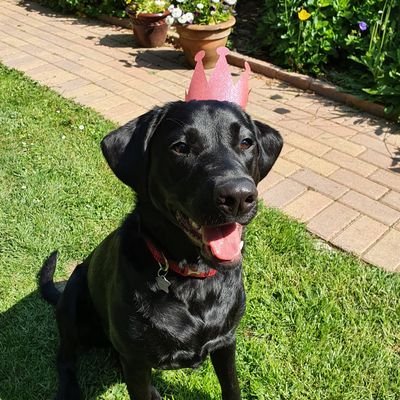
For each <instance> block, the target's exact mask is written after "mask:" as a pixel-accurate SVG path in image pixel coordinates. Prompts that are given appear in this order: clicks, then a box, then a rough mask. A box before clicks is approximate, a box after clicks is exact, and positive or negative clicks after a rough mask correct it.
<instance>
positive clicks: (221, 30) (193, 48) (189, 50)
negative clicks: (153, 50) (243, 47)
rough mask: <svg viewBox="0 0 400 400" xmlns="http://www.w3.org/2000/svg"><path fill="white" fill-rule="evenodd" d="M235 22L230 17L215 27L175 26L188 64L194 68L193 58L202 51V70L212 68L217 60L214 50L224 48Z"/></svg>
mask: <svg viewBox="0 0 400 400" xmlns="http://www.w3.org/2000/svg"><path fill="white" fill-rule="evenodd" d="M235 22H236V20H235V18H234V17H231V18H230V19H229V20H228V21H225V22H221V23H219V24H215V25H196V24H192V25H177V26H176V30H177V32H178V34H179V42H180V44H181V46H182V49H183V52H184V53H185V57H186V59H187V61H188V62H189V64H190V65H191V66H192V67H194V66H195V61H194V56H195V55H196V54H197V53H198V52H199V51H200V50H204V51H205V53H206V54H205V57H204V59H203V65H204V68H206V69H209V68H213V67H214V66H215V64H216V62H217V60H218V54H217V51H216V50H217V48H218V47H225V45H226V42H227V41H228V36H229V34H230V33H231V31H232V26H233V25H235Z"/></svg>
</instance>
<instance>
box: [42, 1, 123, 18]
mask: <svg viewBox="0 0 400 400" xmlns="http://www.w3.org/2000/svg"><path fill="white" fill-rule="evenodd" d="M39 2H40V3H41V4H44V5H46V6H48V7H50V8H53V9H55V10H60V11H62V12H71V13H78V14H82V15H88V16H92V17H96V16H98V15H100V14H106V15H113V16H117V17H123V16H125V6H126V4H125V0H39Z"/></svg>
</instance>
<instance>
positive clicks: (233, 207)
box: [214, 179, 258, 216]
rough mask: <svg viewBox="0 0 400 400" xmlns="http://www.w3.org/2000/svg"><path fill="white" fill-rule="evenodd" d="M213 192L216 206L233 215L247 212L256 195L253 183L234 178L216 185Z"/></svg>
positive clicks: (252, 205)
mask: <svg viewBox="0 0 400 400" xmlns="http://www.w3.org/2000/svg"><path fill="white" fill-rule="evenodd" d="M214 193H215V200H216V204H217V206H218V208H219V209H220V210H221V211H222V212H224V213H225V214H228V215H233V216H238V215H242V214H246V213H248V212H249V211H250V210H251V209H252V208H253V207H254V205H255V203H256V201H257V195H258V193H257V188H256V186H255V184H254V183H253V182H251V181H250V180H248V179H234V180H231V181H229V182H226V183H224V184H221V185H218V187H217V188H216V190H215V192H214Z"/></svg>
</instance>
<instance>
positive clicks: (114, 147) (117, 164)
mask: <svg viewBox="0 0 400 400" xmlns="http://www.w3.org/2000/svg"><path fill="white" fill-rule="evenodd" d="M165 113H166V107H163V108H160V107H156V108H153V109H152V110H151V111H149V112H147V113H146V114H143V115H142V116H140V117H138V118H136V119H134V120H132V121H130V122H128V123H127V124H125V125H123V126H121V127H120V128H118V129H116V130H114V131H112V132H110V133H109V134H108V135H107V136H105V137H104V138H103V140H102V141H101V149H102V151H103V155H104V157H105V159H106V160H107V162H108V165H109V166H110V168H111V169H112V171H113V172H114V174H115V175H116V176H117V177H118V178H119V179H120V180H121V181H122V182H124V183H125V184H126V185H128V186H130V187H131V188H132V189H134V190H135V191H136V192H137V193H144V192H145V190H146V180H147V164H148V154H147V153H148V151H147V149H148V146H149V142H150V139H151V137H152V136H153V133H154V131H155V130H156V129H157V126H158V124H159V123H160V122H161V120H162V118H163V117H164V115H165Z"/></svg>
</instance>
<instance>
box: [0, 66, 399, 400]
mask: <svg viewBox="0 0 400 400" xmlns="http://www.w3.org/2000/svg"><path fill="white" fill-rule="evenodd" d="M0 124H1V125H0V126H1V132H0V187H1V190H0V313H1V314H0V399H3V400H37V399H46V400H48V399H51V398H52V396H53V394H54V391H55V387H56V374H55V369H54V358H55V351H56V347H57V340H58V339H57V331H56V326H55V321H54V316H53V310H52V308H51V307H50V306H49V305H47V304H46V303H45V302H44V301H42V300H41V299H40V297H39V294H38V292H37V285H36V274H37V272H38V270H39V268H40V265H41V263H42V261H43V259H44V258H45V257H46V256H47V255H48V254H49V252H50V251H52V250H54V249H59V251H60V261H59V267H58V269H57V277H56V278H57V280H63V279H65V278H66V277H67V276H68V274H69V272H70V270H71V268H72V266H73V265H74V264H75V263H76V261H78V260H81V259H82V258H83V257H84V256H85V255H86V254H87V253H88V252H89V251H90V250H91V249H92V248H93V247H94V246H96V244H97V243H99V241H101V240H102V238H103V237H104V236H105V235H106V234H107V233H109V232H110V231H111V230H113V229H114V228H115V227H116V226H117V225H118V224H119V222H120V221H121V219H122V218H123V216H124V215H125V214H126V213H127V212H128V211H129V210H130V209H131V208H132V205H133V196H132V194H131V193H130V191H129V190H128V189H127V188H126V187H124V186H123V185H122V184H121V183H120V182H119V181H118V180H117V179H116V178H115V177H114V176H113V175H112V173H111V172H110V171H109V169H108V167H107V166H106V163H105V161H104V160H103V159H102V155H101V152H100V149H99V142H100V140H101V138H102V137H103V136H104V135H105V134H106V133H107V132H109V131H110V130H111V129H112V128H113V124H112V123H110V122H107V121H105V120H104V119H103V118H101V116H99V115H98V114H96V113H95V112H93V111H91V110H88V109H84V108H81V107H80V106H77V105H76V104H74V103H72V102H69V101H67V100H64V99H62V98H60V97H59V96H58V95H57V94H54V93H53V92H51V91H50V90H47V89H45V88H43V87H40V86H39V85H37V84H35V83H33V82H32V81H30V80H28V79H26V78H23V77H22V76H21V75H20V74H19V73H17V72H15V71H10V70H8V69H6V68H4V67H1V66H0ZM244 274H245V285H246V290H247V312H246V316H245V318H244V319H243V321H242V323H241V325H240V328H239V331H238V356H237V358H238V368H239V376H240V381H241V386H242V392H243V399H247V400H250V399H272V400H275V399H295V400H297V399H302V400H303V399H304V400H313V399H338V400H347V399H357V400H368V399H374V400H375V399H393V400H398V399H400V275H393V274H392V275H391V274H386V273H384V272H382V271H380V270H378V269H376V268H373V267H370V266H367V265H364V264H362V263H361V262H359V261H358V260H356V259H355V258H353V257H351V256H348V255H346V254H344V253H342V252H339V251H336V250H332V249H328V248H327V249H325V246H321V243H320V242H319V241H317V240H315V239H313V238H312V237H311V236H310V235H309V234H308V233H307V232H306V230H305V229H304V227H303V226H302V225H301V224H298V223H296V222H293V221H291V220H290V219H288V218H286V217H285V216H283V215H282V214H281V213H279V212H277V211H274V210H267V209H266V208H264V207H261V210H260V212H259V214H258V216H257V217H256V218H255V220H254V222H253V223H252V224H251V226H250V228H249V229H248V232H247V249H246V257H245V264H244ZM81 360H82V362H81V367H80V379H81V382H82V388H83V390H84V392H85V395H86V398H88V399H117V400H120V399H127V398H128V396H127V392H126V390H125V385H124V384H123V383H122V378H121V375H120V373H119V372H118V368H116V363H115V361H114V360H113V358H112V357H111V355H110V354H109V353H108V352H107V351H92V352H90V353H88V354H86V355H84V356H83V357H82V359H81ZM155 382H156V385H157V387H158V388H159V389H160V392H161V393H162V394H163V395H164V396H165V399H175V400H211V399H218V398H219V396H220V395H219V387H218V384H217V380H216V378H215V376H214V374H213V371H212V367H211V365H210V363H208V362H207V363H206V364H204V365H203V366H202V367H201V368H200V369H199V370H195V371H191V370H181V371H170V372H169V371H168V372H156V373H155Z"/></svg>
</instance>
